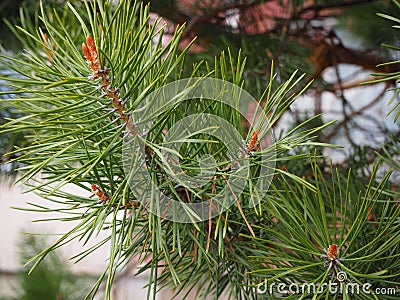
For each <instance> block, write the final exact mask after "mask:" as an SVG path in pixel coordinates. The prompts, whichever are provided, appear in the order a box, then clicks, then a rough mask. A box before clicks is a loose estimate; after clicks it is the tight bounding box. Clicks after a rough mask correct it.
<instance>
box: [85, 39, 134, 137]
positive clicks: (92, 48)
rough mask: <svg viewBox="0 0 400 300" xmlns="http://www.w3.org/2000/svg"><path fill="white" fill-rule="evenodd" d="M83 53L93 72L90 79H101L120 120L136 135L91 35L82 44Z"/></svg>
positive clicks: (105, 92) (103, 88) (101, 85)
mask: <svg viewBox="0 0 400 300" xmlns="http://www.w3.org/2000/svg"><path fill="white" fill-rule="evenodd" d="M82 52H83V54H84V56H85V58H86V62H87V64H88V66H89V67H90V69H91V70H92V71H93V73H92V75H91V76H90V77H89V78H90V79H92V80H96V79H99V78H100V79H101V83H100V87H101V89H102V90H103V91H104V96H107V97H108V98H110V99H111V104H112V106H113V107H114V109H115V111H116V113H117V114H118V116H119V118H120V119H121V120H122V121H124V123H125V124H126V126H127V128H128V130H129V131H130V132H131V133H135V128H134V126H133V124H132V121H131V118H130V115H128V114H126V113H125V107H124V101H123V99H121V98H120V97H119V90H118V89H113V88H111V82H110V78H109V76H108V70H107V69H106V68H102V67H101V64H100V60H99V55H98V52H97V48H96V45H95V43H94V40H93V38H92V37H91V36H90V35H89V36H87V38H86V43H82Z"/></svg>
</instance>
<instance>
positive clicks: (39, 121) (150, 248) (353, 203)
mask: <svg viewBox="0 0 400 300" xmlns="http://www.w3.org/2000/svg"><path fill="white" fill-rule="evenodd" d="M40 15H41V16H40V22H39V24H38V27H36V26H35V25H34V24H33V23H31V22H30V21H29V20H28V19H24V18H22V20H23V23H22V26H21V27H18V28H16V29H15V34H16V35H17V36H18V37H19V39H20V41H21V42H22V43H23V45H24V49H25V51H24V53H23V55H22V56H21V57H17V58H15V57H8V56H3V57H2V59H3V60H4V61H5V62H6V63H7V65H8V67H9V68H11V69H12V70H14V71H15V73H16V74H18V75H16V76H3V77H2V79H3V80H6V81H7V82H8V84H9V85H10V86H11V87H12V90H11V91H5V92H2V94H3V95H5V94H7V95H11V98H10V99H7V100H2V101H7V103H11V104H12V106H13V107H16V108H18V109H19V111H20V112H21V113H23V114H24V115H23V116H22V117H20V118H16V119H13V120H10V121H9V122H8V123H7V124H6V125H5V126H3V132H5V133H18V132H23V133H25V137H26V138H27V140H28V142H29V145H28V146H25V147H23V148H18V149H16V150H15V151H14V153H18V154H19V155H18V158H17V160H18V162H19V163H21V164H23V167H21V168H20V171H21V174H22V175H21V177H20V178H19V179H18V181H19V182H20V183H23V184H25V186H27V187H28V191H29V192H35V193H38V194H39V195H41V196H42V198H43V199H45V200H46V201H49V205H48V206H46V205H45V204H40V205H39V204H35V203H31V208H29V210H32V211H41V212H54V211H56V212H59V213H62V214H64V215H65V216H64V217H60V218H57V219H56V220H55V221H65V222H66V223H67V224H68V221H75V222H77V223H74V224H77V225H74V226H71V227H70V229H69V230H68V232H66V233H65V234H64V235H63V236H61V237H60V239H59V240H57V241H56V242H55V243H54V244H52V245H51V246H50V247H48V248H47V249H45V250H43V251H42V252H40V253H39V254H37V255H36V256H34V257H33V258H32V259H31V260H30V262H31V263H33V270H34V269H35V268H37V267H38V266H39V265H40V262H41V261H42V260H43V259H44V258H45V257H46V256H47V255H50V253H51V252H52V251H54V250H55V249H57V248H59V247H61V246H63V245H65V244H66V243H68V242H69V241H71V240H73V239H77V240H80V241H81V242H82V244H83V245H84V246H85V245H86V244H87V242H88V241H90V240H91V239H92V238H94V237H95V236H96V235H98V233H99V232H101V231H106V232H108V233H109V235H107V237H106V238H105V239H104V240H102V241H101V242H99V243H98V244H96V245H94V246H92V247H86V249H84V250H83V251H82V252H81V253H78V254H77V255H76V256H75V257H73V259H74V260H75V261H77V262H79V261H80V260H81V259H83V258H84V257H86V256H87V255H91V254H92V253H93V252H94V251H95V250H96V249H97V248H99V247H101V246H103V245H104V244H106V243H108V244H109V249H110V255H109V259H108V267H107V269H106V270H104V273H103V274H102V275H101V276H100V278H99V280H98V281H97V283H96V284H95V286H94V287H93V289H92V290H91V291H90V292H89V293H88V296H87V297H88V298H93V297H94V295H95V294H96V292H97V291H98V289H99V288H100V286H101V285H102V283H103V282H105V287H106V288H105V295H106V297H107V298H110V297H111V296H110V295H111V289H112V283H113V281H114V279H115V276H116V274H117V272H118V271H119V270H120V268H122V267H123V266H125V265H126V264H127V263H128V262H129V261H131V260H133V259H138V260H139V262H140V263H142V265H141V266H140V268H139V270H138V273H142V272H144V271H147V270H148V271H149V273H150V280H149V284H148V290H149V293H148V295H149V296H148V297H149V298H150V295H155V294H156V293H157V292H158V291H159V290H160V289H162V288H166V287H174V288H175V290H176V296H177V298H178V299H184V298H185V293H186V292H188V290H191V289H198V297H199V298H206V297H207V296H209V295H213V296H214V297H215V298H217V297H219V296H220V295H222V294H224V293H225V294H228V295H230V297H231V298H232V299H261V298H263V297H265V295H263V294H260V293H258V292H257V290H258V289H259V288H260V286H261V285H263V284H264V282H265V280H266V279H267V281H268V282H279V283H287V284H289V283H296V282H297V283H299V282H309V283H319V284H322V283H325V282H327V281H328V280H329V279H331V280H333V281H334V282H336V283H337V284H338V285H339V286H342V287H345V286H346V284H350V283H352V284H358V285H360V286H361V285H362V284H363V283H365V282H368V283H371V285H372V286H373V287H377V286H379V287H393V286H396V284H398V282H399V279H400V260H399V255H400V243H399V241H400V230H399V229H400V223H399V221H398V220H399V217H400V216H399V214H400V209H399V206H398V199H397V198H396V197H394V196H393V191H392V189H391V188H390V185H391V183H390V181H389V176H390V173H388V174H386V175H384V176H383V178H381V179H379V180H378V179H377V171H378V168H379V165H376V166H375V167H374V168H373V170H372V172H371V177H370V178H369V180H368V181H367V182H364V181H359V180H358V179H357V174H356V173H355V172H353V171H351V170H349V171H348V172H347V173H342V172H341V171H340V170H338V169H336V168H335V167H333V166H330V165H329V164H328V165H326V164H325V163H324V162H323V158H322V157H321V156H320V155H317V154H316V153H320V152H319V151H320V148H319V147H320V146H323V145H322V144H321V143H319V142H316V141H315V140H314V139H313V138H314V137H315V136H316V134H317V133H318V131H320V130H321V129H323V128H325V127H326V126H329V125H330V124H324V125H321V124H319V125H317V126H311V125H310V124H318V122H316V123H313V122H314V121H315V120H316V119H317V118H318V117H319V116H316V117H314V118H311V119H308V120H306V121H305V122H304V123H302V124H300V125H299V126H297V127H295V128H294V129H293V130H290V131H289V132H288V133H286V134H285V135H282V136H279V138H277V139H276V141H275V142H274V143H273V144H272V145H270V146H268V147H266V148H265V149H262V150H258V149H257V148H255V149H251V150H254V151H248V153H247V154H249V155H248V157H247V159H248V161H249V163H250V166H251V172H252V173H253V174H257V172H259V169H260V167H261V166H260V163H259V162H260V156H261V155H263V154H270V153H271V152H272V151H273V150H274V151H276V158H275V160H276V161H275V162H276V167H274V168H273V174H274V175H273V178H272V180H271V186H270V189H269V190H268V191H265V193H264V194H262V195H261V194H258V193H256V192H254V191H255V190H254V189H253V188H252V179H251V178H249V179H247V181H246V182H247V185H246V189H245V190H244V192H243V193H242V194H241V196H240V198H238V199H236V196H235V195H231V197H233V198H235V200H237V201H236V202H235V204H234V205H233V206H231V207H230V208H229V209H227V210H226V211H224V212H223V213H221V214H219V215H218V216H217V217H215V218H212V219H209V220H206V221H202V222H195V221H193V222H189V223H177V222H172V221H169V220H167V219H165V218H163V217H162V216H158V215H156V214H152V213H150V212H148V211H147V210H146V209H145V208H144V207H143V205H142V204H143V202H141V200H142V199H136V198H135V194H134V193H133V192H132V191H131V189H130V186H129V178H128V176H127V175H126V174H125V172H124V169H123V157H122V148H123V142H124V136H126V134H127V132H128V134H129V132H130V131H132V130H134V122H135V118H134V117H132V118H131V117H130V116H135V115H136V114H137V113H138V108H140V107H141V105H142V103H143V101H145V100H146V99H148V98H147V96H148V95H149V94H150V93H152V92H153V91H156V90H157V88H159V87H162V86H164V85H165V84H167V83H170V82H173V81H175V80H179V79H181V78H182V76H183V74H185V76H187V74H188V76H190V77H191V78H215V79H222V80H226V81H229V82H231V83H233V84H235V85H238V86H241V85H243V84H244V83H243V80H245V78H243V76H242V75H243V70H244V65H245V63H246V59H244V58H242V57H241V55H240V52H239V53H235V54H233V53H232V52H230V51H229V50H228V51H226V52H222V53H221V54H220V55H219V56H218V57H216V58H215V60H214V61H213V62H195V63H193V64H192V65H191V66H190V68H189V66H188V64H186V63H185V59H186V55H187V48H186V49H184V50H183V51H180V50H179V49H178V46H179V42H180V39H181V37H182V34H183V28H178V29H177V30H176V31H175V33H174V35H173V37H172V39H171V40H170V41H169V42H168V44H167V45H162V43H161V41H162V35H163V31H164V29H163V27H162V26H160V23H159V22H156V23H155V24H150V23H149V7H148V6H144V5H142V4H140V3H137V2H133V1H130V0H126V1H120V2H119V3H114V2H107V1H97V2H82V3H76V4H74V5H72V4H70V3H67V4H66V5H65V8H64V9H63V10H61V11H57V10H52V9H48V8H45V7H43V6H42V7H41V14H40ZM82 43H83V46H81V45H82ZM271 74H273V70H272V72H271ZM302 79H303V76H298V75H297V74H296V73H293V74H292V75H290V76H289V79H288V80H287V81H283V82H281V83H278V82H277V78H276V77H275V76H274V75H271V76H270V78H269V81H268V82H266V84H265V86H264V87H263V93H262V96H261V97H260V100H259V101H260V104H261V106H262V107H263V109H264V112H265V114H266V115H268V117H269V123H266V124H263V125H265V126H267V128H268V129H271V128H272V127H273V126H274V124H275V123H276V122H277V121H278V120H279V118H280V117H281V116H282V114H283V113H284V112H285V111H286V110H287V109H288V107H289V106H290V104H291V103H293V101H294V100H295V99H296V98H297V97H298V96H299V95H300V94H301V93H302V92H303V91H304V90H305V89H306V88H307V84H306V83H304V81H302ZM185 92H189V88H188V91H186V90H185V91H184V92H183V93H185ZM154 101H156V100H154ZM188 112H193V113H203V114H209V113H212V114H215V115H217V116H218V117H221V118H223V119H226V120H227V121H229V122H230V123H231V124H232V125H233V126H234V127H235V129H237V130H238V132H240V133H241V135H242V136H243V139H244V140H245V145H247V147H249V145H250V143H253V144H254V143H256V141H257V138H262V137H261V136H260V137H257V135H254V134H253V135H252V134H251V132H254V131H252V130H253V129H252V128H249V126H248V124H243V122H242V121H243V120H242V117H241V116H240V115H239V114H237V113H236V112H235V111H234V110H232V109H230V108H228V107H227V106H226V105H223V104H222V103H221V102H219V101H214V100H212V99H198V100H197V101H196V102H195V103H194V102H189V101H188V102H183V103H182V104H181V105H175V106H173V107H171V108H170V109H168V110H167V111H165V112H164V113H162V114H161V115H160V116H158V117H156V118H155V120H156V121H155V122H154V123H153V126H152V127H151V128H150V130H149V132H147V133H146V136H142V139H143V141H144V143H145V145H146V146H147V148H146V149H147V150H148V152H146V153H147V154H148V156H149V157H148V160H147V165H146V167H147V170H148V172H149V173H150V174H151V178H152V179H153V180H154V181H156V182H157V181H158V184H159V186H160V188H162V189H163V191H164V193H168V195H170V196H171V197H173V198H174V199H176V200H178V201H187V202H195V201H198V200H199V199H210V198H212V197H213V195H214V192H215V190H218V189H223V188H224V187H226V186H227V185H228V183H227V181H226V179H225V177H224V176H227V175H225V173H224V171H221V170H219V172H218V175H219V176H220V177H219V178H220V179H219V180H214V181H211V182H209V183H208V184H205V185H204V186H202V187H200V188H199V189H198V190H196V191H191V190H190V191H188V190H185V193H184V195H183V196H182V195H181V194H182V192H180V188H182V186H181V185H180V184H181V182H180V179H179V176H177V175H176V174H173V173H171V172H170V171H169V170H168V168H167V167H166V164H165V163H161V162H165V161H167V159H166V158H165V156H164V154H163V152H162V151H161V150H165V149H163V148H162V147H163V144H162V140H163V137H164V135H165V134H166V132H167V131H168V130H169V129H171V128H173V124H174V123H175V122H176V121H177V120H178V119H181V118H182V117H184V116H186V115H187V114H188ZM260 135H261V134H260ZM254 136H255V137H256V138H255V139H254ZM182 140H184V141H185V146H184V147H182V149H181V150H180V153H179V155H180V157H181V162H182V166H183V168H185V170H187V171H188V172H193V174H198V173H199V172H200V171H201V170H200V167H199V165H198V164H196V163H195V161H196V160H197V159H198V157H201V156H202V155H205V154H211V155H213V157H214V158H215V159H216V160H217V161H218V162H221V165H223V163H225V161H224V159H226V156H227V154H226V153H227V149H226V147H225V146H224V145H222V144H221V143H220V142H219V141H218V140H217V139H212V137H210V136H209V135H207V134H205V133H204V132H199V133H198V134H197V135H195V136H194V137H193V136H189V135H188V136H183V137H182ZM253 146H254V145H253ZM325 146H329V145H325ZM251 148H254V147H251ZM321 162H322V163H321ZM130 175H133V176H135V170H133V173H132V174H130ZM165 178H168V180H165ZM69 185H73V186H75V187H77V188H79V189H81V191H82V192H81V193H79V194H78V193H72V192H69V191H68V190H67V189H66V187H68V186H69ZM251 202H254V203H258V204H257V205H256V206H255V207H249V205H248V203H251ZM54 206H56V207H54ZM188 214H190V213H189V212H188ZM324 249H325V250H324ZM341 272H345V274H346V278H344V280H342V281H339V280H338V274H339V273H341ZM397 292H398V291H397ZM278 296H279V295H278ZM280 296H284V297H286V298H292V299H298V298H308V297H310V294H308V293H307V292H304V293H298V294H285V295H280ZM271 297H272V296H271ZM312 297H313V298H314V299H322V298H324V299H331V298H332V299H350V298H351V297H355V298H357V299H382V298H379V297H380V296H378V295H376V294H374V290H373V289H370V290H367V291H362V292H361V293H359V294H356V293H353V292H351V291H350V292H349V293H344V294H336V295H330V294H329V291H326V290H324V291H321V292H320V293H315V294H314V295H312V296H311V298H312ZM387 297H388V298H387V299H395V296H394V295H392V296H390V295H389V296H387ZM390 297H392V298H390Z"/></svg>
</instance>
